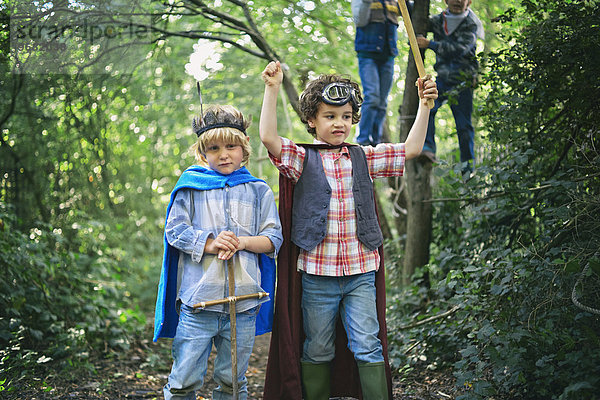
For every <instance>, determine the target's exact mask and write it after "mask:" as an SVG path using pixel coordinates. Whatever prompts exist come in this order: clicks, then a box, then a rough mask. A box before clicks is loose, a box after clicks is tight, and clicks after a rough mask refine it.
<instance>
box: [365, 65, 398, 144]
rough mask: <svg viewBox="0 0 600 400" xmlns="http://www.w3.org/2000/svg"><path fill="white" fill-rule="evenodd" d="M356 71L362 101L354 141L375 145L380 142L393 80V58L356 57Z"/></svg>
mask: <svg viewBox="0 0 600 400" xmlns="http://www.w3.org/2000/svg"><path fill="white" fill-rule="evenodd" d="M358 73H359V75H360V80H361V83H362V87H363V96H364V102H363V105H362V107H361V119H360V122H359V123H358V129H359V134H358V137H357V138H356V142H357V143H358V144H362V145H369V144H373V145H375V144H377V143H379V142H381V135H382V132H383V122H384V121H385V113H386V110H387V98H388V95H389V93H390V89H391V88H392V83H393V81H394V58H393V57H389V58H388V59H386V60H383V61H380V60H375V59H373V58H366V57H358Z"/></svg>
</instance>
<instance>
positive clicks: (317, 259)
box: [269, 138, 404, 276]
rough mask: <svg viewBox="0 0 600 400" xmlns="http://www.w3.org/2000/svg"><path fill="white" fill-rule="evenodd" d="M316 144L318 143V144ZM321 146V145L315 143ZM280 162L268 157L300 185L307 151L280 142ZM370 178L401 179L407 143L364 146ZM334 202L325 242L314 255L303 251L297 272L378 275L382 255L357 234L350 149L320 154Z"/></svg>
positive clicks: (328, 219) (286, 142)
mask: <svg viewBox="0 0 600 400" xmlns="http://www.w3.org/2000/svg"><path fill="white" fill-rule="evenodd" d="M315 142H316V141H315ZM316 143H319V142H316ZM281 145H282V148H281V156H280V157H281V158H280V159H277V158H275V157H273V156H272V155H270V154H269V157H270V158H271V161H272V162H273V164H274V165H275V166H276V167H277V169H278V170H279V172H280V173H282V174H283V175H285V176H286V177H288V178H290V179H292V180H293V181H294V182H297V181H298V179H299V178H300V175H301V174H302V168H303V163H304V155H305V149H304V148H303V147H301V146H298V145H296V144H295V143H294V142H292V141H291V140H289V139H286V138H281ZM363 150H364V151H365V155H366V156H367V165H368V168H369V174H370V175H371V178H385V177H390V176H401V175H402V174H403V172H404V143H399V144H395V143H385V144H383V143H382V144H379V145H377V147H374V148H373V147H370V146H364V147H363ZM319 152H320V153H321V158H322V160H323V170H324V171H325V176H326V177H327V183H329V186H331V201H330V203H329V212H328V214H327V234H326V235H325V239H323V241H322V242H321V243H319V244H318V245H317V247H315V248H314V249H312V250H311V251H305V250H302V249H300V254H299V256H298V266H297V267H298V270H299V271H305V272H307V273H309V274H314V275H326V276H343V275H355V274H360V273H365V272H369V271H376V270H377V269H378V267H379V252H378V251H377V250H373V251H371V250H369V249H367V248H366V247H365V246H364V245H363V244H362V243H361V242H360V241H359V240H358V236H357V233H356V213H355V209H354V197H353V196H352V161H351V160H350V153H349V152H348V148H347V147H342V149H341V151H340V152H335V151H330V150H323V149H321V150H319Z"/></svg>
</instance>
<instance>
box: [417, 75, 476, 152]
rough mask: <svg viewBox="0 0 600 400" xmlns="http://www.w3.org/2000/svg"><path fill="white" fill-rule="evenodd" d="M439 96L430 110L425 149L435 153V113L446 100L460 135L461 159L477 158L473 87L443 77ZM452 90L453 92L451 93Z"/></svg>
mask: <svg viewBox="0 0 600 400" xmlns="http://www.w3.org/2000/svg"><path fill="white" fill-rule="evenodd" d="M437 89H438V98H437V99H436V100H435V106H434V107H433V108H432V109H431V111H430V112H429V124H428V125H427V136H426V138H425V145H424V146H423V150H424V151H425V150H427V151H431V152H433V153H435V151H436V146H435V114H436V113H437V110H438V109H439V108H440V107H441V106H442V105H443V104H444V103H445V102H446V101H449V102H450V110H452V115H453V116H454V123H455V124H456V133H457V135H458V146H459V148H460V161H462V162H464V161H468V160H472V159H473V158H475V153H474V150H473V146H474V141H475V130H474V129H473V124H472V123H471V114H472V112H473V89H472V88H471V87H469V86H468V85H464V84H458V85H450V84H448V83H447V82H445V81H444V80H442V79H439V78H438V80H437ZM449 92H452V93H449Z"/></svg>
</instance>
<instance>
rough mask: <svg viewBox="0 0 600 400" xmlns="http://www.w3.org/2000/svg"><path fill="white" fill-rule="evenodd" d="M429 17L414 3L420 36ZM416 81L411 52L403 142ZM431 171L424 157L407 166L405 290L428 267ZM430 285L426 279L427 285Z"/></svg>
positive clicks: (419, 1)
mask: <svg viewBox="0 0 600 400" xmlns="http://www.w3.org/2000/svg"><path fill="white" fill-rule="evenodd" d="M428 15H429V0H415V2H414V8H413V11H412V14H411V18H412V24H413V27H414V30H415V33H416V34H417V35H418V34H423V35H425V34H426V29H427V18H428ZM421 54H423V52H421ZM417 78H418V73H417V68H416V66H415V61H414V58H413V55H412V52H410V53H409V58H408V66H407V69H406V81H405V85H404V98H403V101H402V105H401V107H400V119H401V124H400V141H401V142H404V141H405V140H406V137H407V136H408V132H409V131H410V128H411V127H412V125H413V123H414V120H415V115H416V114H417V109H418V107H419V97H418V93H417V89H416V87H415V82H416V80H417ZM431 169H432V168H431V162H430V161H429V160H427V159H426V158H425V157H417V158H415V159H412V160H409V161H407V162H406V168H405V172H406V174H405V179H406V186H407V196H408V201H407V204H406V207H407V219H406V244H405V252H404V262H403V271H402V283H403V285H405V286H407V285H410V283H411V277H412V275H413V274H414V272H415V270H416V268H418V267H421V266H423V265H426V264H428V263H429V242H430V240H431V211H432V209H431V203H424V202H423V200H428V199H430V198H431V183H430V180H431V179H430V178H431ZM427 281H428V280H427V279H425V282H427ZM427 283H428V282H427Z"/></svg>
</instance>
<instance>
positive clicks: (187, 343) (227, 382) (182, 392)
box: [163, 305, 258, 400]
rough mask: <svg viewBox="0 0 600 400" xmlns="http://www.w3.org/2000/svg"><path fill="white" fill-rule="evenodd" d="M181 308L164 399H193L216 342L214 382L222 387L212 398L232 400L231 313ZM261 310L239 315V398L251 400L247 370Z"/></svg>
mask: <svg viewBox="0 0 600 400" xmlns="http://www.w3.org/2000/svg"><path fill="white" fill-rule="evenodd" d="M192 310H193V309H192V308H191V307H188V306H186V305H182V306H181V312H180V314H179V325H177V333H176V334H175V339H173V347H172V353H173V367H172V369H171V374H170V375H169V380H168V382H167V384H166V385H165V387H164V389H163V393H164V396H165V400H169V399H185V400H194V399H195V398H196V394H195V391H196V390H198V389H200V388H201V387H202V385H203V384H204V376H205V375H206V369H207V362H208V356H209V355H210V351H211V349H212V346H213V343H214V345H215V348H216V349H217V357H216V359H215V368H214V379H215V381H216V382H217V383H218V384H219V386H218V387H217V388H216V389H215V390H214V391H213V397H212V398H213V399H218V400H225V399H231V398H232V395H231V393H232V392H233V390H232V387H233V383H232V379H231V327H230V324H229V314H225V313H218V312H212V311H199V312H195V313H194V312H191V311H192ZM257 312H258V307H256V308H253V309H252V310H249V311H246V312H242V313H238V314H237V315H236V325H237V329H236V332H237V337H236V338H237V358H238V371H237V374H238V376H237V379H238V383H239V385H238V388H239V392H238V393H239V394H238V399H240V400H245V399H247V398H248V388H247V380H246V376H245V374H246V370H247V369H248V362H249V361H250V355H251V354H252V347H253V346H254V332H255V323H256V314H257Z"/></svg>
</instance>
